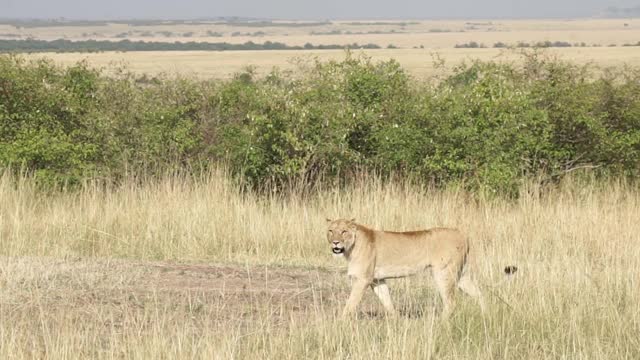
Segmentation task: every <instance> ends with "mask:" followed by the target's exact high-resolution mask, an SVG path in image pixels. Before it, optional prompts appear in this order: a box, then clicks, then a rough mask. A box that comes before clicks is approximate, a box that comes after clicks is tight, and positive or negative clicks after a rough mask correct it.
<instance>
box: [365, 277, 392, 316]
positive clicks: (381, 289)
mask: <svg viewBox="0 0 640 360" xmlns="http://www.w3.org/2000/svg"><path fill="white" fill-rule="evenodd" d="M371 288H372V289H373V292H374V293H375V294H376V295H377V296H378V299H380V302H381V303H382V306H384V309H385V310H386V311H387V313H388V314H391V315H395V313H396V309H395V308H394V307H393V302H392V301H391V294H390V293H389V286H387V283H386V282H385V281H384V280H374V282H373V283H372V284H371Z"/></svg>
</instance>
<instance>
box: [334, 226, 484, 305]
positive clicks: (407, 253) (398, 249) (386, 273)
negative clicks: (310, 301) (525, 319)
mask: <svg viewBox="0 0 640 360" xmlns="http://www.w3.org/2000/svg"><path fill="white" fill-rule="evenodd" d="M327 223H328V231H327V240H328V241H329V244H330V245H331V249H332V252H333V253H334V254H335V255H341V256H344V257H345V258H346V259H347V261H348V262H349V267H348V272H347V274H348V275H349V276H350V277H351V278H352V279H353V282H352V289H351V295H350V296H349V300H347V304H346V306H345V308H344V312H343V316H346V315H349V314H351V313H353V312H354V311H355V309H356V306H358V304H359V303H360V300H361V298H362V295H363V293H364V291H365V289H366V288H367V287H369V286H371V288H372V289H373V291H374V293H375V294H376V295H377V296H378V298H379V299H380V302H382V305H383V306H384V308H385V310H386V311H387V312H388V313H391V314H395V312H396V311H395V309H394V307H393V303H392V302H391V296H390V295H389V288H388V287H387V284H386V283H385V279H392V278H400V277H405V276H408V275H413V274H415V273H417V272H419V271H422V270H425V269H429V268H430V269H431V271H432V273H433V277H434V279H435V283H436V286H437V288H438V291H439V293H440V296H441V297H442V303H443V306H444V308H443V311H442V316H443V317H444V318H447V317H448V316H449V315H450V314H451V312H452V310H453V308H454V305H455V302H454V292H455V289H456V287H459V288H460V289H461V290H462V291H464V292H465V293H467V294H469V295H471V296H472V297H474V298H476V299H477V300H478V302H479V303H480V307H481V308H482V310H483V311H484V300H483V298H482V293H481V292H480V289H479V288H478V286H476V284H475V282H474V281H473V278H472V276H471V273H470V270H469V266H468V264H467V261H468V258H469V241H468V240H467V238H466V237H465V236H464V235H463V234H462V233H461V232H460V231H458V230H456V229H447V228H434V229H429V230H421V231H408V232H393V231H378V230H372V229H369V228H367V227H365V226H363V225H360V224H357V223H356V222H355V219H352V220H345V219H340V220H330V219H327Z"/></svg>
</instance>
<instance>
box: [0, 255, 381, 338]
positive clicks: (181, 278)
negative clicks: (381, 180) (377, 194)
mask: <svg viewBox="0 0 640 360" xmlns="http://www.w3.org/2000/svg"><path fill="white" fill-rule="evenodd" d="M348 291H349V284H348V281H347V279H346V276H345V273H344V271H343V270H339V269H322V268H299V267H279V266H249V265H220V264H184V263H171V262H139V261H135V262H134V261H126V260H107V259H50V258H1V259H0V315H1V316H2V317H3V318H5V319H11V318H14V320H15V321H19V320H20V319H22V320H24V318H25V315H27V314H37V313H42V314H43V316H52V317H55V316H57V317H59V316H60V314H62V313H64V314H65V315H64V316H65V317H69V316H71V317H74V318H76V320H77V321H78V322H82V321H86V320H88V321H91V322H95V321H98V322H103V324H104V325H108V326H114V325H116V326H122V325H123V322H125V319H131V318H132V317H133V318H138V319H140V318H145V317H146V315H145V314H148V313H150V312H158V311H160V312H163V313H164V314H171V316H172V317H178V318H182V317H189V318H192V319H193V318H195V317H198V318H199V319H198V322H199V323H201V325H203V326H217V325H220V324H224V323H228V321H238V322H243V321H247V322H250V321H254V320H256V319H258V318H264V317H265V316H268V317H269V318H270V319H271V320H278V318H281V319H283V320H284V319H287V320H289V319H291V318H292V317H296V318H301V319H302V318H304V317H305V316H307V315H309V314H310V313H318V312H323V313H324V312H327V313H330V314H334V313H336V312H337V311H338V310H339V309H340V308H341V306H342V304H343V302H344V300H345V299H346V297H347V296H348ZM370 300H371V299H370ZM368 304H369V305H370V306H371V305H373V306H377V304H375V303H374V302H373V300H371V301H369V303H368ZM365 306H366V305H365ZM363 310H365V311H366V310H367V309H366V308H364V309H363ZM371 310H372V309H369V311H371ZM26 317H28V316H26ZM19 318H20V319H19ZM274 318H275V319H274ZM145 322H146V321H145ZM150 322H151V321H150Z"/></svg>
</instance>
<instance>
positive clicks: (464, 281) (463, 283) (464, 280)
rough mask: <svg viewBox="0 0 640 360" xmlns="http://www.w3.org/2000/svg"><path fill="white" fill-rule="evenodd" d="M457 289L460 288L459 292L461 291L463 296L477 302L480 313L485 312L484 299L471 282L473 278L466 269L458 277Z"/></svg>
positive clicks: (475, 285)
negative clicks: (467, 296) (465, 295)
mask: <svg viewBox="0 0 640 360" xmlns="http://www.w3.org/2000/svg"><path fill="white" fill-rule="evenodd" d="M458 288H460V290H462V292H464V293H465V294H467V295H469V296H471V297H472V298H474V299H476V300H477V301H478V304H479V305H480V310H481V311H482V312H485V310H486V305H485V302H484V297H483V296H482V292H481V291H480V288H479V287H478V285H477V284H476V282H475V281H474V280H473V276H471V274H470V273H469V271H467V269H465V271H463V272H462V276H461V277H460V280H458Z"/></svg>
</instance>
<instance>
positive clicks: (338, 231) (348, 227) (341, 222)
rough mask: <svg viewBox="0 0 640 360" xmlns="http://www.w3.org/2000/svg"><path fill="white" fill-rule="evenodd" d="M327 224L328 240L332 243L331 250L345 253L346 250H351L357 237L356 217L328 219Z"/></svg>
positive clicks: (340, 253)
mask: <svg viewBox="0 0 640 360" xmlns="http://www.w3.org/2000/svg"><path fill="white" fill-rule="evenodd" d="M327 226H328V229H327V241H329V244H330V245H331V252H333V253H334V254H335V255H344V253H345V252H349V251H351V248H353V245H355V239H356V231H357V226H356V223H355V219H351V220H346V219H338V220H331V219H327Z"/></svg>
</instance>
